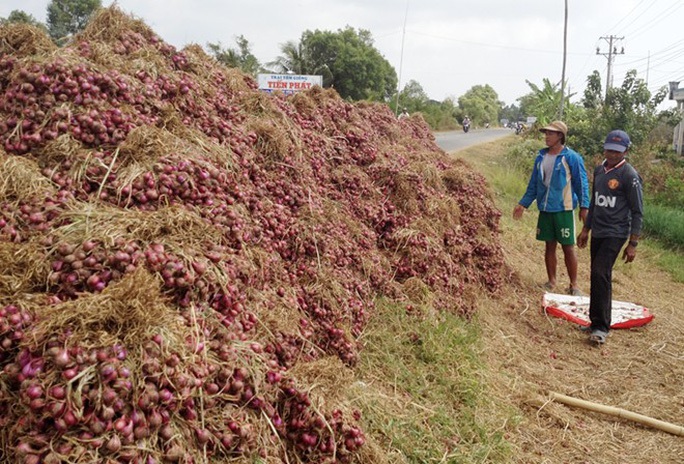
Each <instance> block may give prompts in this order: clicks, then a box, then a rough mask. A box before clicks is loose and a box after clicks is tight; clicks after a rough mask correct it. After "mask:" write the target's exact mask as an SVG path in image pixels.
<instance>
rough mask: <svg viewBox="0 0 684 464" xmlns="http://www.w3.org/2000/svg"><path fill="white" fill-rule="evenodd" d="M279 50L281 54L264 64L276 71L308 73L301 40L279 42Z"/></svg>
mask: <svg viewBox="0 0 684 464" xmlns="http://www.w3.org/2000/svg"><path fill="white" fill-rule="evenodd" d="M280 52H281V53H282V55H280V56H278V57H277V58H276V59H275V60H274V61H271V62H269V63H266V65H267V66H269V67H274V68H275V69H274V70H275V71H276V72H281V73H294V74H310V69H309V65H308V63H307V60H306V57H305V53H304V51H303V49H302V44H301V42H300V43H297V42H295V41H293V40H290V41H288V42H285V43H284V44H281V46H280Z"/></svg>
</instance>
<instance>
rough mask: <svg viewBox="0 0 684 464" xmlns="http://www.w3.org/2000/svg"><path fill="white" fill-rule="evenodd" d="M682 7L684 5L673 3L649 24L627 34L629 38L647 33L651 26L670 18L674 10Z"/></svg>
mask: <svg viewBox="0 0 684 464" xmlns="http://www.w3.org/2000/svg"><path fill="white" fill-rule="evenodd" d="M682 6H684V4H682V3H674V4H672V5H670V6H669V7H668V8H666V9H665V10H663V11H662V12H660V14H659V15H658V16H656V17H654V18H653V19H651V20H650V21H649V22H647V23H645V24H642V25H641V26H640V27H638V28H637V29H636V30H634V31H631V32H630V33H629V35H630V37H632V38H634V37H637V36H639V35H641V34H643V33H644V32H647V31H648V30H650V28H652V27H653V26H655V25H656V24H658V23H659V22H660V21H662V20H663V19H665V18H668V17H670V16H671V14H672V13H674V12H675V11H676V10H678V9H679V8H681V7H682Z"/></svg>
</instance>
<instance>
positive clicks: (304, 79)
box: [257, 74, 323, 95]
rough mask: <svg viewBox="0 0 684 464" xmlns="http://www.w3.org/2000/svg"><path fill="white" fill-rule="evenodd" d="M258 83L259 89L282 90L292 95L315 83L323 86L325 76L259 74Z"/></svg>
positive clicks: (265, 90) (267, 90)
mask: <svg viewBox="0 0 684 464" xmlns="http://www.w3.org/2000/svg"><path fill="white" fill-rule="evenodd" d="M257 83H258V85H259V90H262V91H264V92H269V93H270V92H274V91H276V90H280V91H281V92H283V93H284V94H286V95H290V94H293V93H296V92H301V91H302V90H309V89H310V88H311V87H313V86H314V85H318V86H320V87H323V76H311V75H306V74H258V75H257Z"/></svg>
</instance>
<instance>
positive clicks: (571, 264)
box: [561, 245, 577, 290]
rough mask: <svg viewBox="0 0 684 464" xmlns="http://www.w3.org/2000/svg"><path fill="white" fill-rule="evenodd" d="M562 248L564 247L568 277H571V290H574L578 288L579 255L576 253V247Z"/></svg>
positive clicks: (566, 246)
mask: <svg viewBox="0 0 684 464" xmlns="http://www.w3.org/2000/svg"><path fill="white" fill-rule="evenodd" d="M561 246H562V247H563V257H564V258H565V267H566V268H567V270H568V277H570V290H572V289H574V288H577V253H575V245H561Z"/></svg>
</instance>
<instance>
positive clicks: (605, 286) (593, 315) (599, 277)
mask: <svg viewBox="0 0 684 464" xmlns="http://www.w3.org/2000/svg"><path fill="white" fill-rule="evenodd" d="M624 243H625V239H621V238H593V237H592V239H591V245H590V254H591V291H590V292H591V298H590V301H589V319H591V329H592V331H593V330H600V331H602V332H605V333H608V331H609V330H610V324H611V312H612V303H613V294H612V290H613V286H612V281H613V265H614V264H615V260H616V259H617V257H618V255H619V253H620V249H621V248H622V245H623V244H624Z"/></svg>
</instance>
